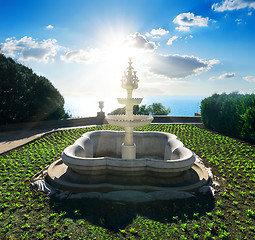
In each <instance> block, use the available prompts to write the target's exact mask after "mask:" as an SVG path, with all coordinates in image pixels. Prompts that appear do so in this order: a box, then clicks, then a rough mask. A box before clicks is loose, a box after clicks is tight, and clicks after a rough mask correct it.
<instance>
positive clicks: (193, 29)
mask: <svg viewBox="0 0 255 240" xmlns="http://www.w3.org/2000/svg"><path fill="white" fill-rule="evenodd" d="M0 52H1V53H3V54H4V55H6V56H9V57H12V58H14V59H16V60H17V61H18V62H20V63H22V64H24V65H26V66H28V67H29V68H32V69H33V70H34V72H36V73H37V74H39V75H42V76H45V77H46V78H48V79H49V80H50V81H51V82H52V83H53V85H54V86H55V87H56V88H57V89H58V90H59V91H60V93H61V94H62V95H63V96H64V98H65V100H66V102H68V104H69V105H76V106H77V107H81V108H82V107H83V106H84V107H85V106H88V105H90V106H94V105H95V104H96V105H98V104H97V101H100V100H104V101H106V102H107V101H108V100H109V99H111V101H112V100H113V101H112V102H111V101H110V102H108V108H110V107H112V108H113V105H114V107H115V106H117V105H118V104H117V105H115V103H114V100H115V101H116V97H123V96H124V95H125V94H126V93H125V91H124V90H123V89H122V88H121V83H120V80H121V77H122V75H123V72H124V71H125V70H126V68H127V67H128V58H129V57H132V60H133V67H134V69H135V70H136V71H137V76H138V79H139V88H138V89H137V90H135V91H134V94H133V95H134V96H135V97H147V98H148V97H153V98H155V97H157V96H158V97H159V98H160V97H165V96H210V95H212V94H214V93H222V92H227V93H229V92H233V91H238V92H240V93H254V90H255V60H254V59H255V0H196V1H190V0H184V1H182V0H157V1H156V0H128V1H126V0H121V1H120V0H118V1H117V0H116V1H113V0H93V1H91V0H72V1H71V0H54V1H52V0H37V1H34V0H31V1H29V0H22V1H19V0H16V1H15V0H0ZM86 99H87V100H86ZM88 99H89V100H88ZM107 99H108V100H107ZM109 105H110V106H109ZM106 108H107V106H106ZM113 109H114V108H113ZM113 109H112V110H113ZM98 110H99V109H98Z"/></svg>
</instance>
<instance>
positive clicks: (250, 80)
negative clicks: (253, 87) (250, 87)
mask: <svg viewBox="0 0 255 240" xmlns="http://www.w3.org/2000/svg"><path fill="white" fill-rule="evenodd" d="M243 79H244V80H246V81H247V82H255V76H247V77H243Z"/></svg>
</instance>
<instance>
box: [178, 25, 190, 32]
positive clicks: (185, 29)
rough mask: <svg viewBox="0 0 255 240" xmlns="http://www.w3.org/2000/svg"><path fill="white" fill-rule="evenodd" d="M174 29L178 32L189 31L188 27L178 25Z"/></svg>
mask: <svg viewBox="0 0 255 240" xmlns="http://www.w3.org/2000/svg"><path fill="white" fill-rule="evenodd" d="M175 30H178V31H179V32H188V31H190V27H184V26H180V27H176V28H175Z"/></svg>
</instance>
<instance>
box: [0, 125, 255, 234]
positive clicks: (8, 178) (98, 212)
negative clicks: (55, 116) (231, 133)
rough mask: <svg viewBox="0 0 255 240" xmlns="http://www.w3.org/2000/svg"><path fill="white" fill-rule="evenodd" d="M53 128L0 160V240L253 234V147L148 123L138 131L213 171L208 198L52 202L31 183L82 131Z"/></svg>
mask: <svg viewBox="0 0 255 240" xmlns="http://www.w3.org/2000/svg"><path fill="white" fill-rule="evenodd" d="M106 129H113V130H120V128H116V127H111V126H109V125H104V126H97V127H88V128H84V129H71V130H65V131H58V132H54V133H51V134H49V135H46V136H44V137H42V138H40V139H37V140H35V141H33V142H31V143H28V144H27V145H25V146H23V147H20V148H18V149H14V150H12V151H10V152H7V153H5V154H2V155H0V204H1V205H0V226H1V228H0V239H5V238H6V239H93V238H94V239H111V238H112V239H118V238H119V239H123V238H132V239H204V238H206V239H252V238H254V234H255V227H254V226H255V202H254V197H255V187H254V185H255V146H254V145H251V144H248V143H246V142H243V141H239V140H237V139H233V138H230V137H226V136H223V135H220V134H217V133H213V132H211V131H208V130H206V129H201V128H199V127H198V126H195V125H179V124H178V125H168V124H155V125H154V124H152V125H149V126H147V127H144V128H140V129H135V130H141V131H143V130H144V131H162V132H169V133H172V134H175V135H177V137H178V138H179V139H180V140H181V141H182V142H183V143H184V144H185V146H186V147H187V148H189V149H191V150H192V151H194V152H195V153H196V154H197V155H198V156H199V157H201V158H202V159H203V162H204V164H205V166H206V167H210V168H211V169H212V172H213V174H214V175H215V176H216V177H217V181H218V182H219V184H220V186H218V187H216V194H215V199H208V198H205V197H203V196H201V197H199V198H196V199H194V200H193V201H190V200H189V201H187V200H181V201H178V202H175V201H158V202H151V203H146V204H123V203H116V202H110V201H100V200H98V201H94V200H93V201H92V200H89V199H87V200H83V201H82V202H81V201H79V200H77V201H76V202H75V201H74V200H72V202H71V203H70V202H68V201H64V202H57V201H56V200H54V199H50V198H49V197H48V196H47V195H45V194H43V193H40V192H37V191H35V190H34V189H33V188H32V187H31V186H30V184H29V181H30V179H31V178H32V177H33V176H34V175H35V174H36V173H37V172H39V171H40V170H42V169H44V168H45V167H46V166H47V165H49V164H50V163H52V162H53V161H55V160H56V159H58V158H59V157H60V154H61V152H62V151H63V150H64V149H65V148H66V147H67V146H69V145H71V144H72V143H73V142H74V141H75V140H76V139H77V138H79V137H81V135H82V134H83V133H84V132H87V131H94V130H106Z"/></svg>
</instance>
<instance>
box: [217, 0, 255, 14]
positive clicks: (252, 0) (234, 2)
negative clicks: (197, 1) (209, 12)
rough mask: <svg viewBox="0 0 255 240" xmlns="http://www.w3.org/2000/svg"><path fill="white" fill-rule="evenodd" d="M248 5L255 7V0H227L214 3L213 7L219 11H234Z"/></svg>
mask: <svg viewBox="0 0 255 240" xmlns="http://www.w3.org/2000/svg"><path fill="white" fill-rule="evenodd" d="M247 7H248V8H253V9H255V0H225V1H222V2H221V3H214V4H213V5H212V9H213V10H214V11H217V12H224V11H233V10H239V9H242V8H247Z"/></svg>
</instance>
